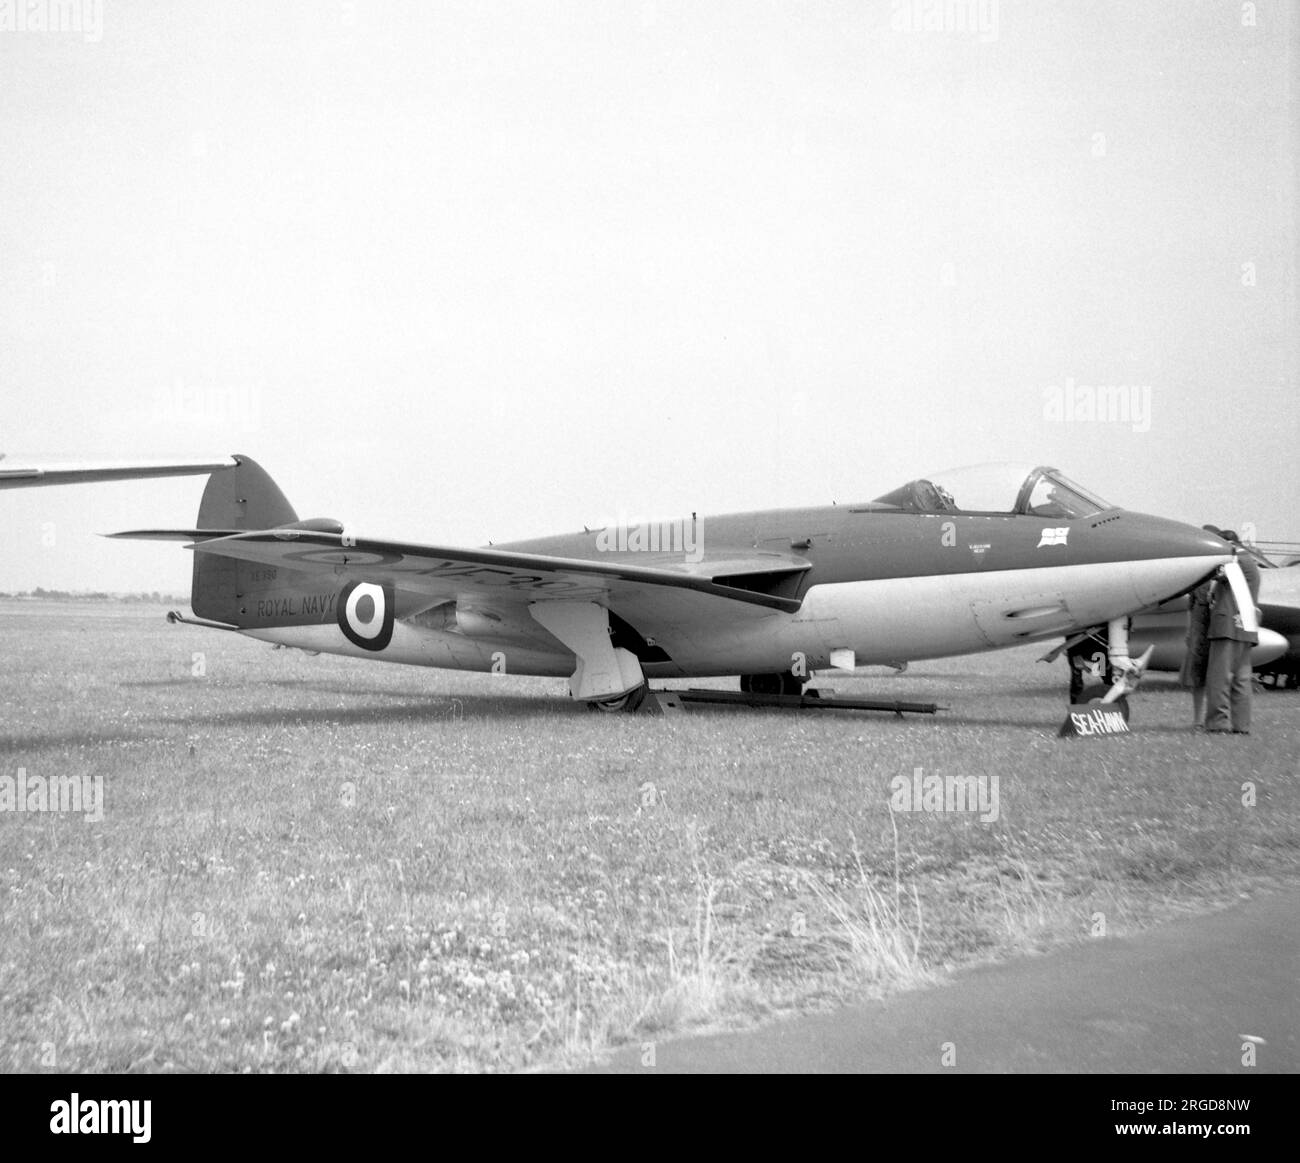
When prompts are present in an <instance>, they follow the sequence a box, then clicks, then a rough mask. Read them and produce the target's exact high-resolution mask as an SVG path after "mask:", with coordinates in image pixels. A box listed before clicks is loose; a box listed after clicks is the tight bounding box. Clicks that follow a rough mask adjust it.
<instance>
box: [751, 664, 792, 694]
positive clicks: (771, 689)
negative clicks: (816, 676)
mask: <svg viewBox="0 0 1300 1163" xmlns="http://www.w3.org/2000/svg"><path fill="white" fill-rule="evenodd" d="M807 681H808V680H807V679H806V678H800V677H799V676H798V675H797V674H794V673H792V672H791V671H788V670H787V671H784V672H782V673H781V674H742V675H741V676H740V689H741V690H742V691H743V692H744V693H745V694H747V695H801V694H803V688H804V684H805V683H806V682H807Z"/></svg>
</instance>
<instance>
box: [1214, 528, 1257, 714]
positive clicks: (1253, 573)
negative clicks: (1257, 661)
mask: <svg viewBox="0 0 1300 1163" xmlns="http://www.w3.org/2000/svg"><path fill="white" fill-rule="evenodd" d="M1223 539H1224V540H1225V541H1230V542H1232V544H1233V545H1235V546H1237V547H1238V548H1237V564H1238V565H1240V566H1241V572H1242V573H1243V574H1244V575H1245V577H1246V585H1247V586H1248V587H1249V588H1250V600H1251V601H1252V602H1253V603H1256V604H1258V602H1259V566H1258V565H1256V564H1255V559H1254V558H1253V557H1251V555H1250V554H1249V553H1243V552H1242V551H1241V548H1240V546H1241V541H1240V539H1239V538H1238V537H1237V535H1236V533H1234V532H1233V531H1232V530H1231V529H1225V530H1224V531H1223ZM1258 642H1259V635H1258V634H1256V633H1255V632H1254V631H1253V630H1246V629H1244V628H1243V626H1242V623H1241V613H1240V611H1239V610H1238V609H1237V601H1236V599H1235V598H1234V597H1233V596H1232V587H1231V586H1229V585H1228V583H1227V581H1226V580H1223V579H1220V580H1219V581H1218V582H1217V583H1216V585H1215V593H1214V600H1213V604H1212V605H1211V607H1210V655H1209V661H1208V663H1207V664H1206V678H1205V698H1206V703H1207V706H1206V712H1205V729H1206V731H1208V732H1210V733H1212V734H1216V735H1222V734H1226V733H1227V732H1229V731H1231V732H1232V733H1233V734H1234V735H1249V734H1250V697H1251V689H1250V683H1251V673H1250V651H1251V647H1252V646H1255V645H1256V644H1257V643H1258Z"/></svg>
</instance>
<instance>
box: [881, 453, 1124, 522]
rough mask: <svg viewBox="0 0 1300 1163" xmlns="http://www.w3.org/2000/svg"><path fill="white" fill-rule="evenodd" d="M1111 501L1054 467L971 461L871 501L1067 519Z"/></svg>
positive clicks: (925, 509) (908, 508)
mask: <svg viewBox="0 0 1300 1163" xmlns="http://www.w3.org/2000/svg"><path fill="white" fill-rule="evenodd" d="M1114 507H1115V506H1114V505H1112V504H1110V503H1109V502H1107V501H1103V500H1102V499H1101V498H1100V497H1098V496H1095V495H1094V494H1092V493H1090V492H1088V490H1087V489H1085V488H1083V487H1082V486H1081V485H1076V484H1075V483H1074V482H1073V481H1072V480H1070V479H1069V477H1067V476H1065V475H1064V474H1062V473H1060V472H1058V471H1057V470H1056V469H1054V468H1047V467H1046V466H1039V467H1038V468H1026V466H1025V465H1022V464H1020V465H1018V464H974V465H969V466H967V467H966V468H955V469H949V470H948V471H947V472H941V473H936V474H934V475H933V476H928V477H920V478H918V479H917V480H914V481H908V482H907V484H905V485H903V486H902V487H901V488H897V489H895V490H894V491H893V492H891V493H886V494H885V495H884V496H883V497H877V498H876V499H875V501H873V502H872V508H873V509H881V510H889V509H894V510H896V511H898V512H901V513H990V514H999V515H1005V514H1012V513H1020V514H1024V515H1027V516H1032V517H1048V518H1052V519H1054V520H1058V521H1071V520H1074V519H1075V518H1077V517H1091V516H1093V515H1094V514H1096V513H1102V512H1105V511H1106V510H1107V509H1113V508H1114Z"/></svg>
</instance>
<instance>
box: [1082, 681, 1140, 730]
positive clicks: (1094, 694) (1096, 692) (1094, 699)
mask: <svg viewBox="0 0 1300 1163" xmlns="http://www.w3.org/2000/svg"><path fill="white" fill-rule="evenodd" d="M1108 690H1110V687H1105V686H1096V685H1095V684H1094V685H1093V686H1088V687H1084V688H1083V693H1082V694H1081V695H1080V696H1079V702H1081V703H1100V702H1101V700H1102V698H1103V697H1104V696H1105V694H1106V692H1107V691H1108ZM1106 705H1107V706H1108V707H1112V708H1114V709H1115V710H1117V711H1118V712H1119V713H1120V714H1121V715H1123V716H1124V722H1126V723H1127V722H1128V714H1129V706H1128V695H1120V697H1119V698H1117V699H1116V700H1115V701H1114V702H1113V703H1107V704H1106Z"/></svg>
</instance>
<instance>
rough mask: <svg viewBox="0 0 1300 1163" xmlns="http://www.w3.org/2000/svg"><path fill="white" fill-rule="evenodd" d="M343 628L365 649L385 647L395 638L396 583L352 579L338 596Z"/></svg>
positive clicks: (339, 615)
mask: <svg viewBox="0 0 1300 1163" xmlns="http://www.w3.org/2000/svg"><path fill="white" fill-rule="evenodd" d="M338 612H339V614H338V617H339V629H340V630H342V631H343V633H344V635H345V636H346V638H347V640H348V641H349V642H351V643H352V644H353V645H355V646H360V647H361V649H362V650H383V649H384V647H385V646H387V645H388V644H389V642H391V641H392V640H393V587H392V586H384V585H376V584H375V583H374V582H352V583H351V584H349V585H347V586H345V587H344V589H343V592H342V593H341V594H339V598H338Z"/></svg>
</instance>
